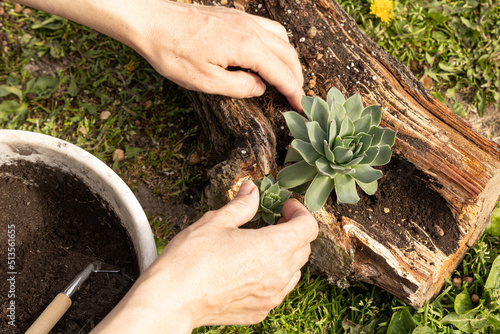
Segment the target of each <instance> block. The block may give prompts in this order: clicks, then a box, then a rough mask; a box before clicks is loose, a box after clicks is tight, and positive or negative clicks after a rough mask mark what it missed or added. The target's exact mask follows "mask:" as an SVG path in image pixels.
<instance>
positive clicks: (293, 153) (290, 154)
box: [285, 146, 375, 163]
mask: <svg viewBox="0 0 500 334" xmlns="http://www.w3.org/2000/svg"><path fill="white" fill-rule="evenodd" d="M374 158H375V157H374ZM300 160H302V155H301V154H300V153H299V152H298V151H297V150H296V149H294V148H293V147H290V146H288V148H287V152H286V157H285V163H287V162H290V161H300Z"/></svg>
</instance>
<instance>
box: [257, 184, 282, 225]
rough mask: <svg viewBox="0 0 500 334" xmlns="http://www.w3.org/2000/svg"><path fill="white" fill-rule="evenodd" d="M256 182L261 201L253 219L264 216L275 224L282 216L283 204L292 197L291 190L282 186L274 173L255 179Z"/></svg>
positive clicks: (263, 217) (264, 218)
mask: <svg viewBox="0 0 500 334" xmlns="http://www.w3.org/2000/svg"><path fill="white" fill-rule="evenodd" d="M254 183H255V184H256V185H257V187H258V188H259V192H260V203H259V209H258V210H257V213H256V214H255V216H254V217H253V218H252V221H256V220H258V219H260V218H262V219H263V220H264V221H265V222H266V223H268V224H275V223H276V222H277V221H278V219H279V218H280V217H281V210H282V209H283V204H285V201H286V200H287V199H288V198H290V194H291V192H290V191H288V190H287V189H283V188H282V187H280V185H279V184H278V183H277V182H276V180H275V179H274V177H273V176H272V175H268V176H264V178H263V179H262V180H255V181H254Z"/></svg>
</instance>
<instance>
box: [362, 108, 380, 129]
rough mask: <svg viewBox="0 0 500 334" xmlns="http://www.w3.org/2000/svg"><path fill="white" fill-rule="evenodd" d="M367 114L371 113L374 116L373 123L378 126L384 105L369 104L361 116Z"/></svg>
mask: <svg viewBox="0 0 500 334" xmlns="http://www.w3.org/2000/svg"><path fill="white" fill-rule="evenodd" d="M365 115H370V116H371V118H372V125H374V126H378V125H379V124H380V121H381V120H382V107H381V106H369V107H366V108H365V109H364V110H363V112H362V113H361V117H363V116H365Z"/></svg>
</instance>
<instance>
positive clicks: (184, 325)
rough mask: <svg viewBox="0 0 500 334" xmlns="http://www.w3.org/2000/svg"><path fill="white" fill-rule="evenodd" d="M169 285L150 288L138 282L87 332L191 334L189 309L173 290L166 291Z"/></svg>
mask: <svg viewBox="0 0 500 334" xmlns="http://www.w3.org/2000/svg"><path fill="white" fill-rule="evenodd" d="M170 286H171V285H170V284H168V282H162V285H160V286H158V285H157V284H156V285H154V286H150V285H149V284H148V283H147V282H144V281H143V282H140V281H138V282H137V283H136V284H135V285H134V286H133V287H132V288H131V289H130V291H129V292H128V293H127V295H126V296H125V297H124V298H123V299H122V300H121V301H120V303H119V304H118V305H117V306H116V307H115V308H114V309H113V310H112V311H111V312H110V313H109V314H108V315H107V316H106V318H104V319H103V320H102V321H101V323H99V325H98V326H97V327H96V328H94V329H93V330H92V332H91V333H92V334H97V333H98V334H107V333H110V334H111V333H123V334H126V333H166V334H170V333H172V334H184V333H186V334H190V333H192V331H193V329H194V326H193V321H192V320H193V319H192V317H193V316H192V314H191V312H190V311H189V307H188V306H187V305H185V303H184V301H183V300H179V299H178V298H176V291H175V288H172V289H169V288H167V287H170ZM159 289H161V291H159ZM168 291H171V292H172V295H171V296H168ZM164 296H166V297H164Z"/></svg>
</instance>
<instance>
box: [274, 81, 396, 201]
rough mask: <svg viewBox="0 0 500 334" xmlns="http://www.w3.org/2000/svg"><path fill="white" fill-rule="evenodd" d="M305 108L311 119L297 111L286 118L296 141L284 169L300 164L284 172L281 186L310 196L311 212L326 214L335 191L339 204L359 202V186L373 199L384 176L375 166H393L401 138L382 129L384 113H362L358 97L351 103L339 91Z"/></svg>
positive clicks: (304, 103)
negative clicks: (393, 150)
mask: <svg viewBox="0 0 500 334" xmlns="http://www.w3.org/2000/svg"><path fill="white" fill-rule="evenodd" d="M301 105H302V108H303V109H304V113H305V114H306V116H307V118H305V117H303V116H301V115H300V114H298V113H296V112H294V111H289V112H285V113H284V117H285V120H286V123H287V125H288V127H289V129H290V132H291V134H292V136H293V137H295V139H294V140H293V141H292V143H291V144H290V145H289V147H288V153H287V156H286V158H285V163H286V162H289V161H293V162H295V163H294V164H292V165H290V166H287V167H285V168H284V169H282V170H281V171H280V172H279V174H278V177H277V179H278V182H279V184H280V186H282V187H285V188H295V189H292V190H294V191H296V192H300V193H304V191H305V204H306V206H307V207H308V209H309V210H311V211H317V210H319V209H321V208H322V207H323V205H324V204H325V202H326V200H327V198H328V196H329V195H330V193H331V192H332V190H333V189H335V193H336V195H337V202H339V203H350V204H356V203H357V202H358V201H359V196H358V193H357V189H356V184H357V185H358V186H359V187H360V188H361V189H363V190H364V191H365V192H366V193H367V194H369V195H373V194H374V193H375V192H376V190H377V186H378V183H377V180H378V179H380V178H381V177H382V171H380V170H377V169H375V168H373V167H372V166H380V165H384V164H386V163H388V162H389V161H390V159H391V147H392V145H393V144H394V141H395V138H396V133H395V132H394V131H392V130H391V129H383V128H380V127H379V124H380V121H381V119H382V107H380V106H369V107H367V108H363V102H362V100H361V96H360V95H359V94H355V95H353V96H351V97H350V98H349V99H347V100H346V99H345V97H344V96H343V95H342V93H341V92H340V91H339V90H338V89H336V88H332V89H330V91H329V92H328V94H327V101H325V100H323V99H321V98H319V97H307V96H306V97H304V98H303V99H302V101H301ZM299 186H300V187H299Z"/></svg>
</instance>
